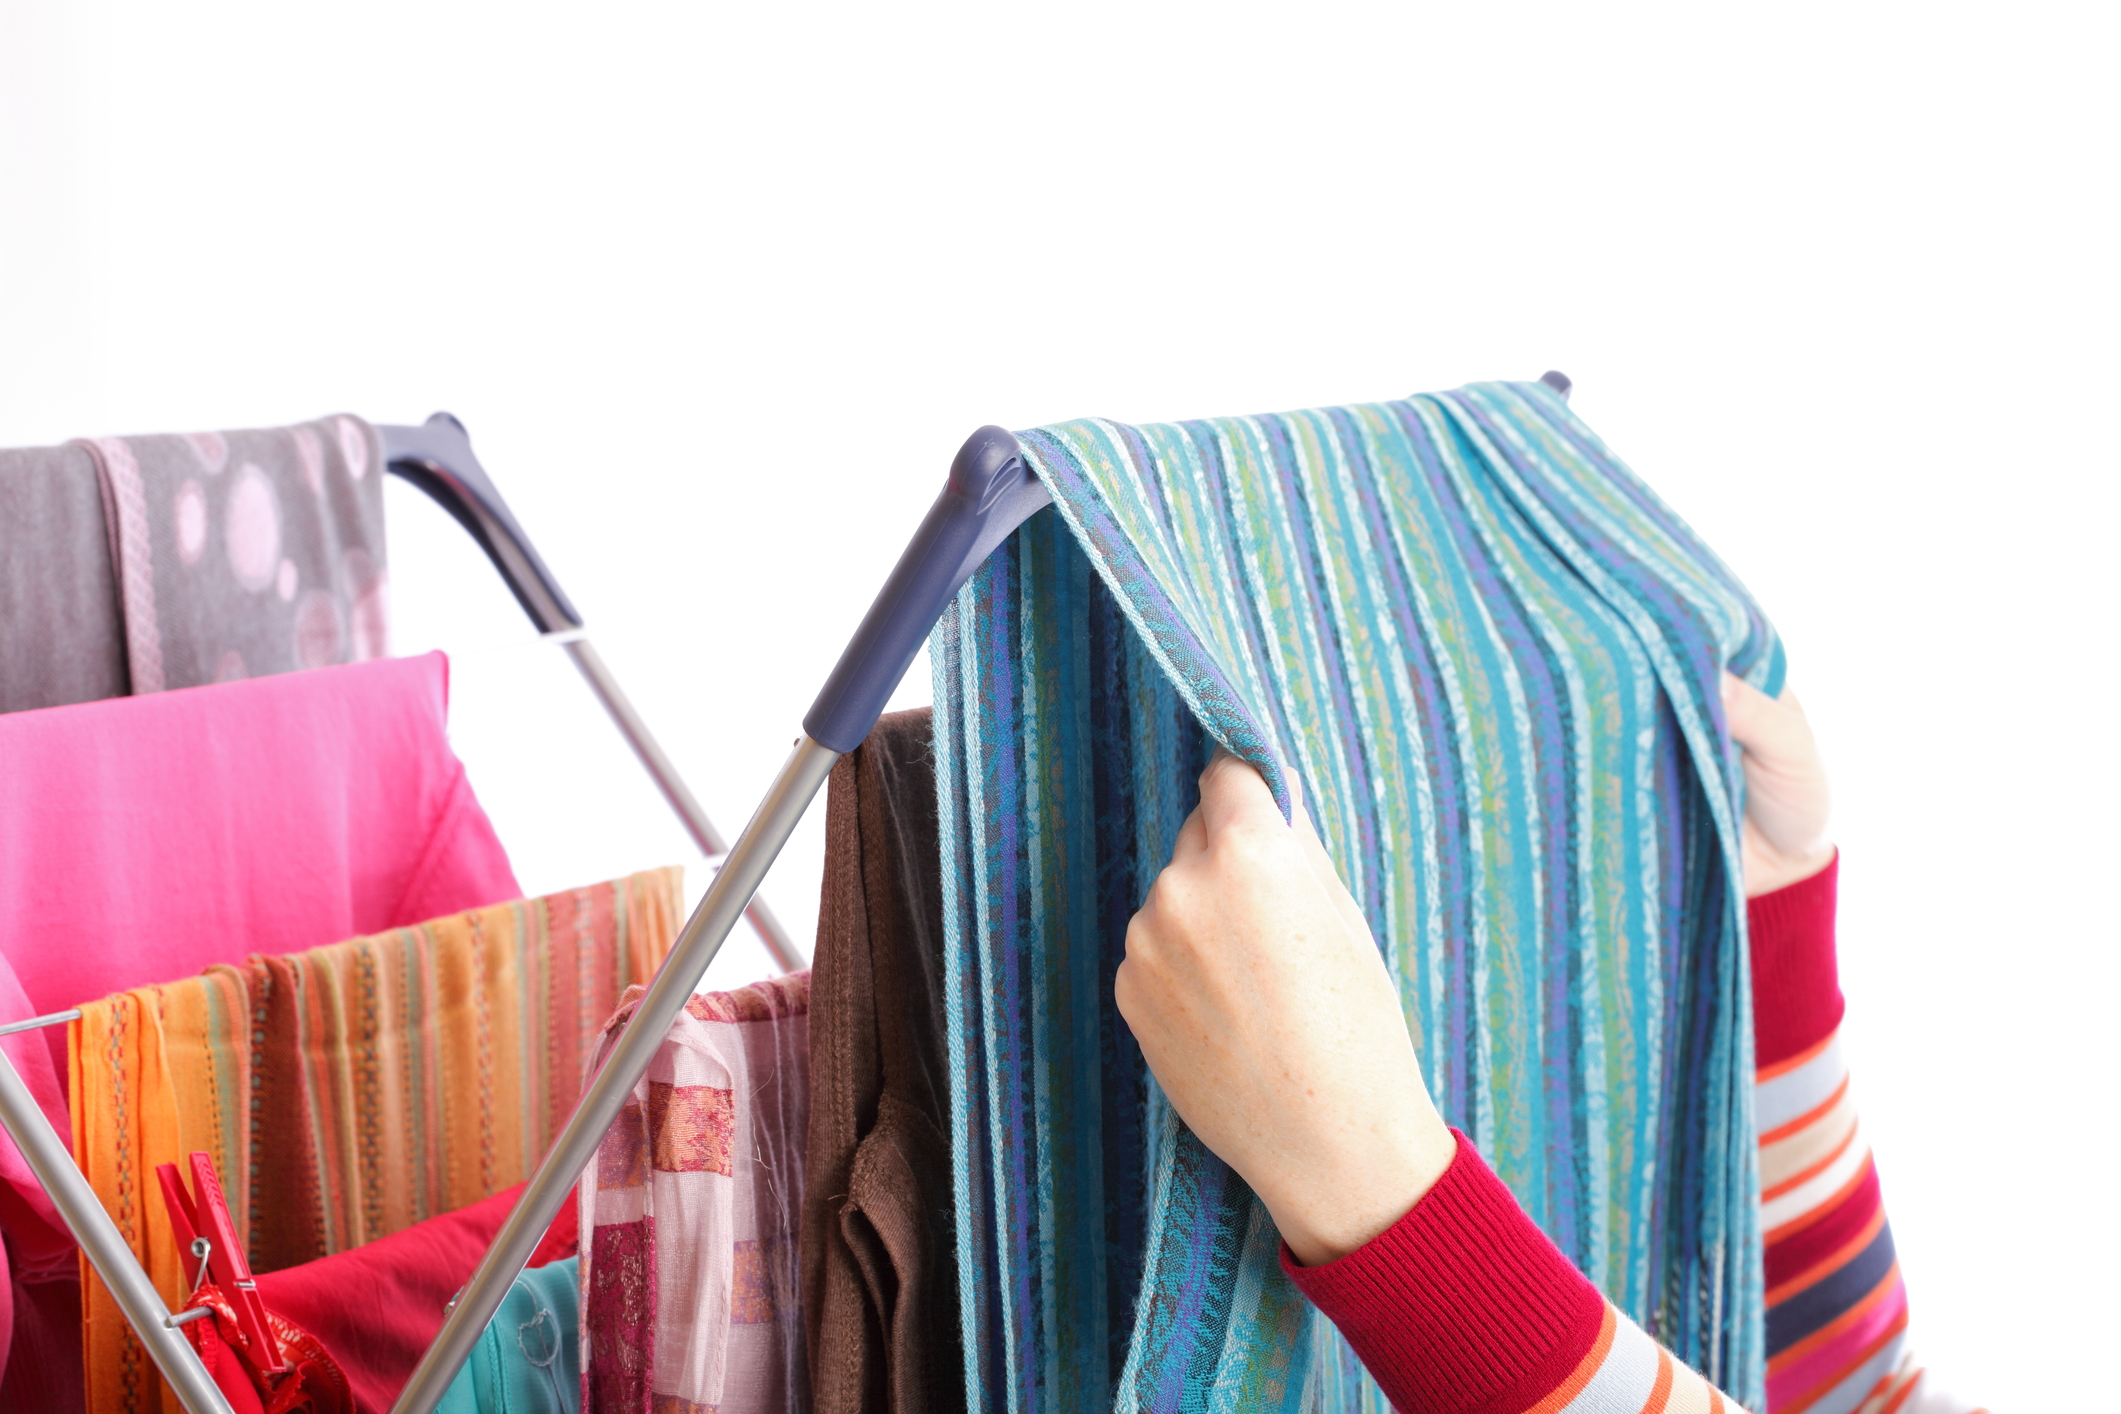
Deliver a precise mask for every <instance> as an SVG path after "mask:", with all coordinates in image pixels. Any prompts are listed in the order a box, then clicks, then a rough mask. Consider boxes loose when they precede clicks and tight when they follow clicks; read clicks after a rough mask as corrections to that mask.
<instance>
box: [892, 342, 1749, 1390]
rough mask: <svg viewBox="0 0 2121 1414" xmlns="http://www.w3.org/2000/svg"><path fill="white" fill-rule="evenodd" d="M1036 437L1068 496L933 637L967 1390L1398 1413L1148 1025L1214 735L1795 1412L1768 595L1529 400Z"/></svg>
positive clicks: (1433, 1009)
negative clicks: (1121, 1013) (1739, 739)
mask: <svg viewBox="0 0 2121 1414" xmlns="http://www.w3.org/2000/svg"><path fill="white" fill-rule="evenodd" d="M1020 437H1021V440H1022V442H1023V445H1024V449H1025V452H1026V454H1027V456H1028V457H1029V459H1030V461H1031V463H1032V465H1033V467H1034V469H1035V470H1036V471H1037V473H1038V475H1039V476H1040V478H1041V479H1042V480H1043V481H1044V482H1045V484H1046V485H1047V486H1048V487H1049V488H1050V489H1051V490H1052V492H1053V496H1054V501H1055V505H1054V507H1053V508H1051V509H1050V510H1047V511H1043V512H1041V513H1040V514H1039V515H1038V516H1036V517H1034V518H1033V519H1032V520H1031V521H1029V522H1027V523H1026V525H1025V526H1024V528H1023V529H1022V530H1020V531H1019V532H1018V533H1017V534H1016V535H1015V536H1014V537H1013V538H1012V539H1011V540H1010V541H1009V542H1008V543H1006V544H1005V545H1004V546H1003V548H1002V549H1001V550H999V551H997V552H996V554H995V555H994V556H993V557H992V558H991V559H990V560H989V562H988V563H987V565H986V566H985V567H983V569H982V570H981V571H980V572H979V574H978V575H976V576H975V577H974V579H973V580H972V582H970V583H969V584H967V585H966V587H965V589H964V591H963V592H962V593H961V594H960V595H959V596H958V599H957V601H956V603H955V604H954V605H953V607H952V608H951V610H950V611H949V612H948V613H947V614H946V615H945V616H944V618H943V620H942V621H941V623H940V624H938V626H937V628H936V631H935V636H934V638H933V640H932V641H931V644H930V657H931V662H932V664H933V667H934V671H935V692H936V717H935V722H936V761H937V775H938V790H939V793H940V801H941V809H942V834H943V848H944V854H945V857H944V868H943V879H944V894H945V937H946V946H947V949H948V957H947V964H948V985H949V992H948V998H947V1002H948V1007H949V1015H950V1024H951V1032H952V1034H951V1036H950V1044H951V1060H952V1069H953V1076H952V1087H953V1088H952V1117H953V1136H952V1138H953V1159H954V1163H955V1182H956V1192H955V1203H956V1208H957V1215H958V1243H959V1252H958V1258H959V1267H958V1270H959V1272H960V1273H961V1280H962V1291H961V1306H962V1313H963V1322H964V1345H965V1360H966V1378H967V1382H968V1386H969V1389H970V1394H971V1407H972V1408H974V1409H976V1410H995V1411H1001V1410H1008V1411H1011V1414H1029V1412H1030V1411H1039V1410H1054V1411H1062V1410H1066V1411H1074V1410H1080V1409H1085V1408H1091V1407H1096V1406H1099V1405H1105V1404H1111V1405H1113V1406H1115V1407H1117V1408H1121V1409H1126V1410H1134V1409H1152V1410H1187V1411H1192V1410H1203V1411H1205V1410H1223V1409H1230V1410H1237V1409H1248V1410H1249V1409H1262V1408H1265V1409H1292V1410H1293V1409H1299V1408H1302V1409H1327V1410H1340V1409H1358V1408H1361V1409H1375V1410H1383V1409H1385V1408H1386V1407H1387V1406H1386V1405H1385V1402H1384V1400H1383V1398H1382V1396H1381V1395H1380V1394H1379V1393H1378V1392H1377V1390H1376V1389H1375V1387H1374V1386H1372V1385H1370V1384H1369V1383H1368V1381H1367V1380H1366V1378H1365V1377H1364V1376H1363V1375H1362V1373H1361V1371H1360V1369H1359V1367H1358V1366H1357V1365H1356V1363H1355V1361H1354V1360H1353V1358H1352V1356H1351V1355H1350V1354H1349V1353H1348V1351H1347V1349H1346V1347H1345V1346H1344V1345H1343V1344H1342V1343H1341V1342H1340V1341H1339V1339H1338V1337H1337V1335H1336V1334H1335V1333H1334V1332H1333V1331H1332V1330H1331V1328H1330V1327H1329V1326H1327V1325H1326V1324H1325V1323H1324V1322H1321V1321H1317V1320H1316V1319H1315V1317H1314V1313H1313V1312H1312V1311H1311V1310H1310V1308H1309V1307H1308V1305H1307V1304H1306V1303H1305V1302H1304V1301H1303V1300H1302V1299H1301V1298H1300V1297H1299V1296H1298V1295H1297V1294H1296V1293H1295V1291H1294V1290H1293V1288H1292V1287H1291V1286H1290V1285H1289V1284H1288V1283H1287V1281H1286V1280H1285V1279H1284V1278H1283V1276H1282V1274H1281V1271H1280V1267H1279V1264H1278V1261H1277V1256H1276V1251H1277V1248H1276V1243H1277V1239H1276V1235H1275V1233H1274V1230H1273V1226H1272V1224H1271V1222H1270V1221H1269V1220H1268V1219H1267V1216H1266V1213H1265V1211H1264V1209H1263V1208H1262V1207H1261V1205H1260V1204H1259V1203H1258V1201H1257V1200H1256V1199H1255V1198H1254V1197H1253V1196H1252V1195H1251V1193H1250V1192H1249V1191H1247V1190H1246V1189H1245V1187H1244V1184H1243V1183H1242V1181H1241V1180H1239V1179H1238V1178H1237V1177H1236V1176H1235V1175H1234V1174H1232V1173H1231V1172H1230V1171H1229V1170H1228V1169H1227V1168H1226V1167H1225V1166H1224V1165H1223V1164H1222V1163H1221V1162H1220V1161H1219V1160H1217V1159H1216V1158H1215V1157H1214V1156H1213V1155H1212V1154H1209V1153H1208V1152H1207V1151H1206V1150H1205V1149H1204V1148H1203V1147H1202V1146H1201V1145H1200V1144H1199V1142H1198V1141H1197V1140H1195V1139H1194V1138H1193V1136H1192V1135H1191V1134H1190V1133H1189V1132H1187V1130H1186V1129H1185V1127H1184V1126H1183V1124H1181V1123H1179V1122H1178V1120H1177V1118H1176V1117H1175V1115H1174V1114H1173V1113H1172V1111H1171V1110H1170V1108H1169V1106H1168V1105H1167V1104H1165V1103H1164V1102H1163V1101H1162V1099H1161V1097H1160V1095H1159V1094H1158V1093H1157V1092H1156V1089H1155V1086H1154V1083H1153V1081H1152V1080H1151V1079H1150V1078H1149V1077H1148V1075H1147V1074H1146V1071H1145V1069H1144V1067H1143V1065H1142V1061H1141V1057H1140V1053H1139V1051H1138V1050H1137V1049H1136V1048H1135V1046H1134V1044H1133V1041H1132V1038H1131V1037H1130V1036H1129V1035H1128V1033H1127V1029H1126V1026H1125V1024H1124V1023H1123V1022H1122V1021H1121V1020H1120V1018H1119V1017H1118V1015H1117V1013H1116V1011H1115V1010H1114V1007H1113V1003H1112V973H1113V970H1114V968H1115V967H1116V966H1117V965H1118V962H1119V959H1120V957H1121V956H1122V954H1123V950H1124V939H1125V932H1126V924H1127V919H1128V918H1129V917H1130V916H1131V914H1132V912H1133V910H1134V909H1135V908H1136V907H1137V906H1138V905H1139V904H1140V902H1141V900H1142V898H1143V897H1144V896H1145V894H1146V892H1147V889H1148V886H1149V884H1150V882H1151V881H1152V880H1153V879H1154V878H1155V876H1156V874H1157V872H1158V870H1160V869H1161V868H1162V866H1163V864H1164V863H1165V862H1166V860H1167V859H1168V858H1169V855H1170V850H1171V846H1172V842H1173V840H1174V839H1175V837H1176V834H1177V831H1178V828H1179V825H1180V824H1181V823H1182V821H1183V820H1184V818H1185V816H1186V814H1187V812H1188V811H1190V810H1191V808H1192V806H1193V804H1194V801H1195V786H1194V777H1195V775H1196V774H1197V773H1198V771H1199V769H1200V767H1201V765H1202V764H1203V763H1204V762H1205V759H1206V756H1207V754H1208V753H1209V751H1211V750H1212V749H1213V746H1214V745H1215V743H1218V742H1219V743H1221V744H1222V745H1223V746H1225V747H1227V748H1228V749H1230V750H1231V751H1233V752H1235V753H1237V754H1238V755H1240V756H1243V757H1244V758H1246V759H1247V760H1250V761H1252V762H1254V763H1255V764H1257V765H1258V766H1259V768H1260V770H1261V771H1262V772H1263V773H1264V774H1265V776H1266V777H1267V780H1268V782H1269V784H1270V785H1271V786H1272V787H1273V789H1274V791H1275V795H1276V798H1277V799H1279V800H1280V801H1281V802H1282V803H1283V806H1284V809H1287V808H1289V802H1290V800H1291V784H1292V781H1300V782H1301V783H1302V788H1303V798H1304V800H1305V803H1306V808H1307V809H1308V810H1309V811H1310V813H1311V815H1312V818H1313V820H1314V821H1315V822H1316V824H1317V826H1318V829H1319V833H1320V834H1321V836H1322V837H1323V839H1324V841H1325V844H1326V848H1327V850H1328V851H1329V852H1330V853H1331V854H1332V856H1333V859H1334V861H1335V862H1336V864H1337V865H1338V866H1339V868H1340V871H1341V874H1342V876H1343V877H1344V878H1345V879H1346V880H1347V882H1348V885H1349V888H1350V889H1351V891H1352V892H1353V893H1354V895H1355V897H1356V899H1357V900H1358V902H1360V903H1361V905H1362V907H1363V909H1364V911H1365V913H1366V914H1367V916H1368V917H1369V920H1370V924H1371V927H1372V929H1373V930H1374V932H1375V934H1376V936H1377V939H1378V941H1379V944H1380V946H1381V947H1382V948H1383V949H1384V952H1385V954H1386V957H1387V960H1388V962H1389V964H1390V966H1391V968H1392V971H1393V975H1394V976H1395V978H1396V979H1397V981H1398V984H1399V987H1400V994H1401V996H1402V998H1403V999H1404V1002H1405V1005H1406V1012H1407V1020H1408V1024H1409V1026H1410V1028H1411V1029H1412V1031H1413V1033H1414V1036H1415V1040H1416V1045H1417V1050H1418V1052H1419V1054H1420V1056H1421V1060H1422V1067H1423V1070H1424V1073H1425V1075H1426V1076H1427V1079H1428V1083H1429V1086H1430V1089H1431V1091H1432V1092H1433V1093H1434V1095H1435V1098H1436V1101H1437V1103H1438V1105H1439V1106H1440V1107H1441V1108H1442V1110H1443V1112H1444V1114H1445V1116H1446V1117H1447V1118H1448V1119H1449V1120H1450V1121H1451V1122H1452V1123H1453V1124H1456V1125H1458V1126H1460V1127H1461V1128H1463V1129H1464V1130H1465V1131H1466V1132H1467V1133H1468V1134H1470V1135H1471V1136H1472V1137H1473V1139H1474V1141H1475V1143H1476V1144H1477V1145H1478V1146H1479V1148H1480V1150H1481V1152H1482V1154H1484V1155H1485V1156H1486V1157H1487V1159H1488V1160H1489V1162H1490V1163H1491V1164H1492V1165H1493V1166H1494V1167H1495V1169H1496V1171H1497V1172H1498V1173H1499V1174H1501V1175H1502V1177H1503V1178H1504V1179H1505V1180H1506V1181H1507V1182H1508V1183H1509V1184H1510V1186H1511V1187H1512V1189H1513V1190H1514V1191H1515V1192H1516V1193H1517V1195H1518V1197H1519V1198H1520V1199H1521V1200H1522V1201H1523V1203H1524V1205H1525V1207H1526V1208H1527V1210H1528V1211H1529V1212H1530V1213H1531V1214H1532V1216H1533V1217H1534V1218H1535V1219H1537V1220H1538V1221H1539V1223H1540V1224H1541V1225H1542V1226H1543V1227H1544V1228H1545V1229H1546V1231H1547V1232H1548V1233H1549V1234H1550V1235H1551V1236H1552V1237H1553V1238H1554V1240H1555V1241H1556V1242H1557V1243H1558V1244H1559V1245H1560V1246H1561V1248H1562V1250H1563V1251H1565V1252H1567V1253H1568V1254H1569V1255H1570V1256H1571V1257H1573V1258H1574V1259H1575V1260H1576V1261H1577V1263H1578V1264H1579V1265H1580V1266H1582V1268H1583V1269H1584V1270H1585V1271H1586V1272H1587V1273H1588V1274H1589V1275H1590V1276H1591V1277H1592V1279H1593V1280H1594V1281H1596V1282H1597V1283H1598V1284H1599V1286H1600V1287H1601V1288H1602V1289H1603V1290H1604V1291H1605V1292H1606V1294H1607V1295H1608V1296H1610V1297H1611V1298H1612V1300H1613V1301H1614V1302H1615V1304H1617V1305H1618V1306H1620V1307H1621V1308H1622V1309H1623V1310H1625V1311H1626V1312H1628V1314H1629V1315H1630V1316H1632V1317H1634V1318H1635V1319H1636V1320H1637V1321H1638V1322H1640V1323H1641V1324H1642V1325H1643V1326H1644V1327H1646V1328H1647V1329H1648V1330H1649V1331H1650V1332H1651V1333H1653V1334H1654V1335H1656V1336H1657V1337H1658V1338H1659V1339H1661V1340H1663V1341H1664V1342H1665V1343H1666V1344H1667V1345H1669V1346H1670V1347H1671V1349H1672V1350H1673V1351H1674V1353H1675V1354H1677V1355H1679V1356H1681V1357H1682V1358H1684V1359H1686V1360H1687V1361H1688V1362H1689V1363H1691V1364H1693V1365H1694V1366H1695V1367H1696V1368H1698V1369H1700V1370H1701V1371H1702V1372H1703V1373H1704V1374H1706V1375H1708V1376H1709V1377H1710V1378H1711V1379H1712V1380H1714V1381H1716V1382H1717V1383H1719V1384H1720V1385H1722V1386H1723V1387H1724V1388H1726V1389H1728V1390H1730V1391H1732V1392H1733V1393H1734V1394H1737V1395H1738V1396H1740V1397H1741V1398H1746V1399H1748V1402H1750V1403H1752V1404H1753V1406H1754V1407H1756V1408H1757V1407H1759V1405H1758V1402H1757V1401H1758V1397H1759V1393H1760V1389H1761V1381H1762V1377H1763V1356H1762V1347H1763V1327H1762V1306H1763V1303H1762V1288H1761V1264H1760V1232H1759V1227H1758V1201H1757V1200H1758V1193H1757V1188H1758V1184H1757V1179H1756V1175H1755V1169H1754V1134H1753V1123H1752V1112H1751V1088H1750V1083H1749V1082H1750V1079H1751V1075H1752V1032H1751V1011H1750V998H1749V992H1748V982H1747V975H1746V951H1745V935H1744V927H1745V913H1744V899H1743V896H1742V890H1741V889H1740V888H1739V887H1738V881H1739V879H1740V873H1739V868H1740V866H1739V856H1738V835H1737V829H1736V824H1737V820H1738V819H1739V811H1740V806H1739V799H1738V791H1739V789H1740V784H1741V777H1740V775H1739V773H1738V772H1737V770H1736V769H1735V765H1734V758H1733V757H1732V756H1731V755H1730V754H1729V753H1730V747H1729V743H1728V737H1727V734H1726V732H1725V729H1724V724H1723V719H1722V704H1721V697H1720V693H1719V692H1718V688H1717V682H1718V675H1719V673H1720V672H1721V671H1722V670H1723V669H1724V668H1725V667H1726V666H1728V667H1730V668H1731V669H1732V670H1733V671H1735V672H1737V673H1739V674H1740V675H1741V676H1744V677H1746V678H1747V679H1748V680H1750V681H1752V682H1754V683H1755V684H1756V685H1759V686H1761V687H1763V688H1765V689H1767V690H1769V691H1775V690H1778V689H1779V686H1780V680H1781V676H1782V652H1781V648H1780V645H1779V643H1778V641H1777V639H1776V637H1775V635H1774V632H1773V630H1772V629H1771V628H1770V627H1769V625H1768V623H1767V621H1766V620H1765V618H1764V617H1763V616H1762V614H1761V613H1760V611H1759V610H1758V608H1757V607H1756V606H1755V605H1754V604H1753V602H1752V601H1751V599H1750V598H1749V597H1748V596H1747V594H1746V593H1745V591H1744V589H1743V588H1742V586H1740V585H1739V584H1738V582H1737V580H1736V579H1735V578H1734V577H1733V576H1732V575H1731V574H1730V572H1729V571H1728V570H1727V569H1725V568H1724V566H1723V565H1722V564H1721V563H1720V562H1719V561H1718V560H1717V559H1716V557H1715V556H1714V555H1713V554H1712V553H1711V552H1710V551H1709V550H1708V548H1707V547H1706V546H1705V545H1704V544H1702V543H1701V541H1700V540H1699V539H1698V538H1697V537H1696V536H1695V535H1694V534H1693V533H1692V532H1691V531H1690V530H1689V529H1688V528H1687V527H1686V526H1685V524H1684V523H1682V522H1681V521H1680V520H1679V519H1678V517H1677V516H1675V515H1674V514H1673V513H1672V512H1671V511H1670V510H1669V509H1668V508H1666V507H1665V506H1664V505H1663V504H1662V503H1661V502H1660V501H1658V500H1657V498H1656V497H1655V496H1654V495H1653V494H1652V493H1651V492H1650V490H1649V489H1648V488H1647V487H1646V486H1644V485H1643V483H1642V482H1641V481H1640V480H1638V479H1637V478H1636V477H1635V476H1634V475H1633V474H1632V473H1631V472H1629V471H1628V470H1627V469H1626V467H1624V466H1623V465H1622V464H1621V463H1620V462H1619V461H1618V460H1617V459H1616V458H1615V457H1614V456H1613V455H1612V454H1611V453H1610V452H1608V451H1607V450H1606V448H1605V446H1604V445H1603V444H1602V443H1601V442H1600V441H1599V440H1598V438H1597V437H1596V436H1595V435H1594V434H1593V433H1592V432H1591V431H1590V430H1589V429H1588V428H1587V427H1585V426H1584V425H1583V423H1582V422H1581V421H1579V420H1578V419H1577V418H1576V417H1575V416H1574V415H1573V414H1572V413H1571V412H1570V411H1569V409H1568V407H1567V405H1566V404H1565V403H1564V402H1563V401H1562V400H1561V399H1560V398H1559V397H1558V396H1556V395H1555V394H1554V393H1552V392H1551V391H1550V390H1548V389H1547V388H1545V387H1544V386H1541V385H1538V384H1476V385H1473V386H1471V387H1467V388H1463V389H1460V390H1458V391H1456V392H1452V393H1445V394H1438V395H1431V396H1422V397H1415V398H1410V399H1407V400H1406V401H1403V402H1396V403H1383V404H1373V405H1365V406H1355V407H1344V408H1327V409H1319V410H1314V411H1309V412H1299V413H1287V414H1280V415H1275V416H1267V417H1249V418H1228V419H1214V420H1209V421H1201V422H1189V423H1182V424H1169V425H1153V426H1144V427H1128V426H1122V425H1119V424H1115V423H1109V422H1098V421H1084V422H1073V423H1065V424H1060V425H1057V426H1052V427H1044V428H1039V429H1036V430H1033V431H1030V432H1026V433H1022V434H1020Z"/></svg>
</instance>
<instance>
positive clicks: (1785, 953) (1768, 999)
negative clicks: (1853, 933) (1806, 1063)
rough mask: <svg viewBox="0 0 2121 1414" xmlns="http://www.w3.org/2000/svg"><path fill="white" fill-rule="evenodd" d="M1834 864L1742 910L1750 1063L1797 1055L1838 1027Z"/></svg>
mask: <svg viewBox="0 0 2121 1414" xmlns="http://www.w3.org/2000/svg"><path fill="white" fill-rule="evenodd" d="M1840 877H1841V856H1840V854H1838V853H1837V854H1835V856H1834V861H1833V863H1831V864H1829V865H1827V866H1826V868H1824V869H1822V870H1820V871H1819V872H1818V873H1816V874H1814V875H1812V877H1811V878H1809V879H1800V880H1798V881H1797V882H1796V883H1794V884H1791V885H1789V886H1788V887H1787V888H1781V889H1777V890H1775V892H1773V893H1771V894H1762V895H1761V896H1760V897H1759V898H1756V899H1750V900H1748V901H1747V903H1746V919H1747V923H1748V928H1747V932H1748V935H1749V938H1750V941H1751V948H1752V954H1753V1063H1754V1064H1755V1065H1757V1066H1761V1067H1763V1068H1764V1067H1767V1066H1771V1065H1774V1064H1776V1063H1777V1062H1779V1061H1785V1060H1788V1059H1789V1058H1790V1057H1791V1056H1794V1055H1799V1054H1802V1053H1803V1052H1805V1051H1807V1050H1810V1049H1811V1048H1812V1047H1813V1046H1816V1045H1818V1044H1819V1043H1820V1042H1821V1041H1824V1040H1825V1039H1826V1038H1827V1037H1828V1036H1830V1035H1832V1034H1833V1031H1834V1028H1835V1027H1837V1026H1839V1025H1840V1024H1841V1013H1842V1009H1843V1008H1842V1001H1841V974H1840V969H1839V968H1838V967H1837V966H1836V964H1835V961H1834V900H1835V896H1836V892H1837V889H1838V887H1839V880H1840Z"/></svg>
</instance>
